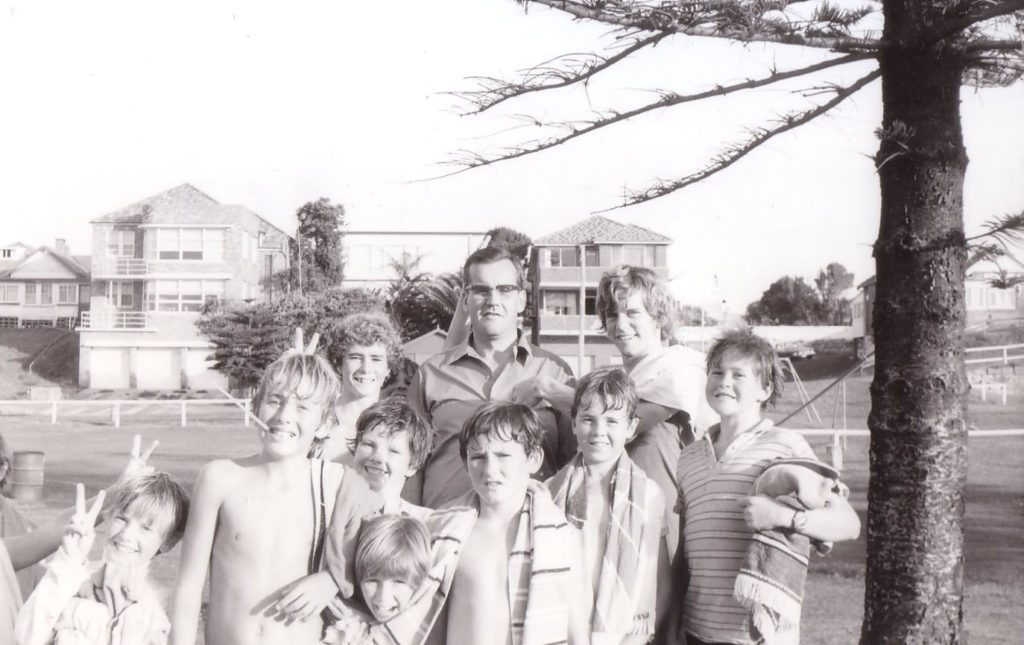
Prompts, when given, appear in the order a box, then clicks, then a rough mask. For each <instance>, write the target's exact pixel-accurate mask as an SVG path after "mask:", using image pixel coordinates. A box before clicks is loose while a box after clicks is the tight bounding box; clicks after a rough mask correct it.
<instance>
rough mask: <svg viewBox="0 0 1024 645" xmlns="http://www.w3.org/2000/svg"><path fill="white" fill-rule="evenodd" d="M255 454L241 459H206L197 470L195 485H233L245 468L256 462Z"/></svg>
mask: <svg viewBox="0 0 1024 645" xmlns="http://www.w3.org/2000/svg"><path fill="white" fill-rule="evenodd" d="M257 458H258V455H257V456H254V457H242V458H241V459H214V460H213V461H208V462H206V464H205V465H204V466H203V467H202V468H201V469H200V470H199V477H198V478H197V479H196V485H197V486H202V487H220V486H230V485H233V484H234V483H236V482H237V481H238V479H239V478H241V477H242V476H243V475H244V473H245V470H246V469H247V468H250V467H252V466H254V465H256V463H257V461H256V460H257Z"/></svg>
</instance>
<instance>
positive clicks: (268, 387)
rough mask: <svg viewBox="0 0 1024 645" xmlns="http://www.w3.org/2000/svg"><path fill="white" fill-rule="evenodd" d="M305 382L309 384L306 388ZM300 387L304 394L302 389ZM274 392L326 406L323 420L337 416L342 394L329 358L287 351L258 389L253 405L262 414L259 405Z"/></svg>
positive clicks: (266, 373) (269, 370) (272, 366)
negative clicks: (335, 409)
mask: <svg viewBox="0 0 1024 645" xmlns="http://www.w3.org/2000/svg"><path fill="white" fill-rule="evenodd" d="M303 383H307V385H305V386H303V385H302V384H303ZM300 387H301V391H300V389H299V388H300ZM271 392H286V393H288V394H291V393H293V392H294V393H295V395H296V396H297V397H298V398H300V399H302V400H304V401H315V402H317V403H321V404H322V405H323V419H324V420H326V419H327V418H328V417H329V416H333V415H334V405H335V403H337V400H338V395H339V394H340V392H341V381H339V380H338V375H337V374H336V373H335V371H334V368H333V367H331V364H330V363H329V362H327V359H325V358H324V357H322V356H320V355H319V354H303V353H301V352H297V351H291V350H290V351H287V352H285V353H284V354H283V355H282V356H281V357H280V358H278V359H277V360H276V361H274V362H273V363H271V364H270V365H269V366H268V367H267V369H266V371H265V372H263V378H261V379H260V384H259V386H258V387H257V388H256V396H255V398H254V399H253V405H254V408H255V409H256V412H257V414H259V409H260V406H261V405H263V401H264V399H265V398H266V396H267V395H268V394H270V393H271Z"/></svg>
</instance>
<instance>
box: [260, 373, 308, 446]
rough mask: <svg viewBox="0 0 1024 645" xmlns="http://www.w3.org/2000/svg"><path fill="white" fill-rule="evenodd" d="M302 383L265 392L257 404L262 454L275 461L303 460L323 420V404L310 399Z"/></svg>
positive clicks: (304, 384) (305, 386) (306, 388)
mask: <svg viewBox="0 0 1024 645" xmlns="http://www.w3.org/2000/svg"><path fill="white" fill-rule="evenodd" d="M310 390H311V388H310V387H309V386H308V384H307V383H306V381H305V380H303V381H302V382H301V383H299V385H298V387H296V388H295V389H294V390H292V391H285V390H283V389H282V390H279V391H276V392H273V391H272V392H268V393H267V394H266V395H265V396H264V397H263V402H262V403H261V404H260V409H259V419H260V421H262V422H263V423H264V424H266V426H267V428H266V429H262V428H261V430H260V439H261V440H262V441H263V453H264V455H266V456H268V457H271V458H274V459H284V458H295V457H296V456H301V457H302V458H303V459H305V458H306V454H307V453H308V452H309V447H310V446H311V445H312V443H313V439H314V438H315V436H316V433H317V430H319V429H320V427H321V426H322V425H323V421H324V402H323V401H321V400H314V399H312V398H310V397H309V395H310V394H311V391H310Z"/></svg>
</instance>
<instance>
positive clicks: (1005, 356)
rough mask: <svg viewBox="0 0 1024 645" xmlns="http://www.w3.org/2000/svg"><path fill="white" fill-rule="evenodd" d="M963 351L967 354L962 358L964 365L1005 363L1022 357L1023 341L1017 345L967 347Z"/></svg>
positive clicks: (1023, 356) (1023, 357)
mask: <svg viewBox="0 0 1024 645" xmlns="http://www.w3.org/2000/svg"><path fill="white" fill-rule="evenodd" d="M964 352H965V353H966V354H967V356H968V358H967V359H965V360H964V364H965V365H977V364H979V363H1002V364H1003V365H1006V364H1007V363H1009V362H1010V361H1012V360H1022V359H1024V343H1022V344H1018V345H987V346H985V347H968V348H967V349H965V350H964ZM971 356H973V358H972V357H971Z"/></svg>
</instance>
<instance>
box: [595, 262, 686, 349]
mask: <svg viewBox="0 0 1024 645" xmlns="http://www.w3.org/2000/svg"><path fill="white" fill-rule="evenodd" d="M634 292H637V293H641V294H643V298H644V308H645V309H647V313H649V314H650V315H651V318H653V319H654V320H656V321H657V323H658V327H659V328H660V329H661V337H662V338H663V339H669V338H672V335H673V333H674V332H675V321H674V320H673V315H672V311H673V307H672V296H670V295H669V293H668V287H667V286H666V285H665V281H664V280H662V279H661V278H659V277H658V275H657V274H656V273H655V272H654V271H652V270H651V269H648V268H646V267H636V266H630V265H628V264H620V265H619V266H617V267H612V268H611V269H608V270H607V271H605V272H604V274H603V275H602V276H601V281H600V282H599V283H598V285H597V314H598V316H599V317H600V318H601V327H602V328H604V329H607V327H608V318H610V317H612V316H615V315H616V314H618V312H619V306H620V305H621V304H622V303H623V302H625V301H626V300H627V299H628V298H629V294H631V293H634Z"/></svg>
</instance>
